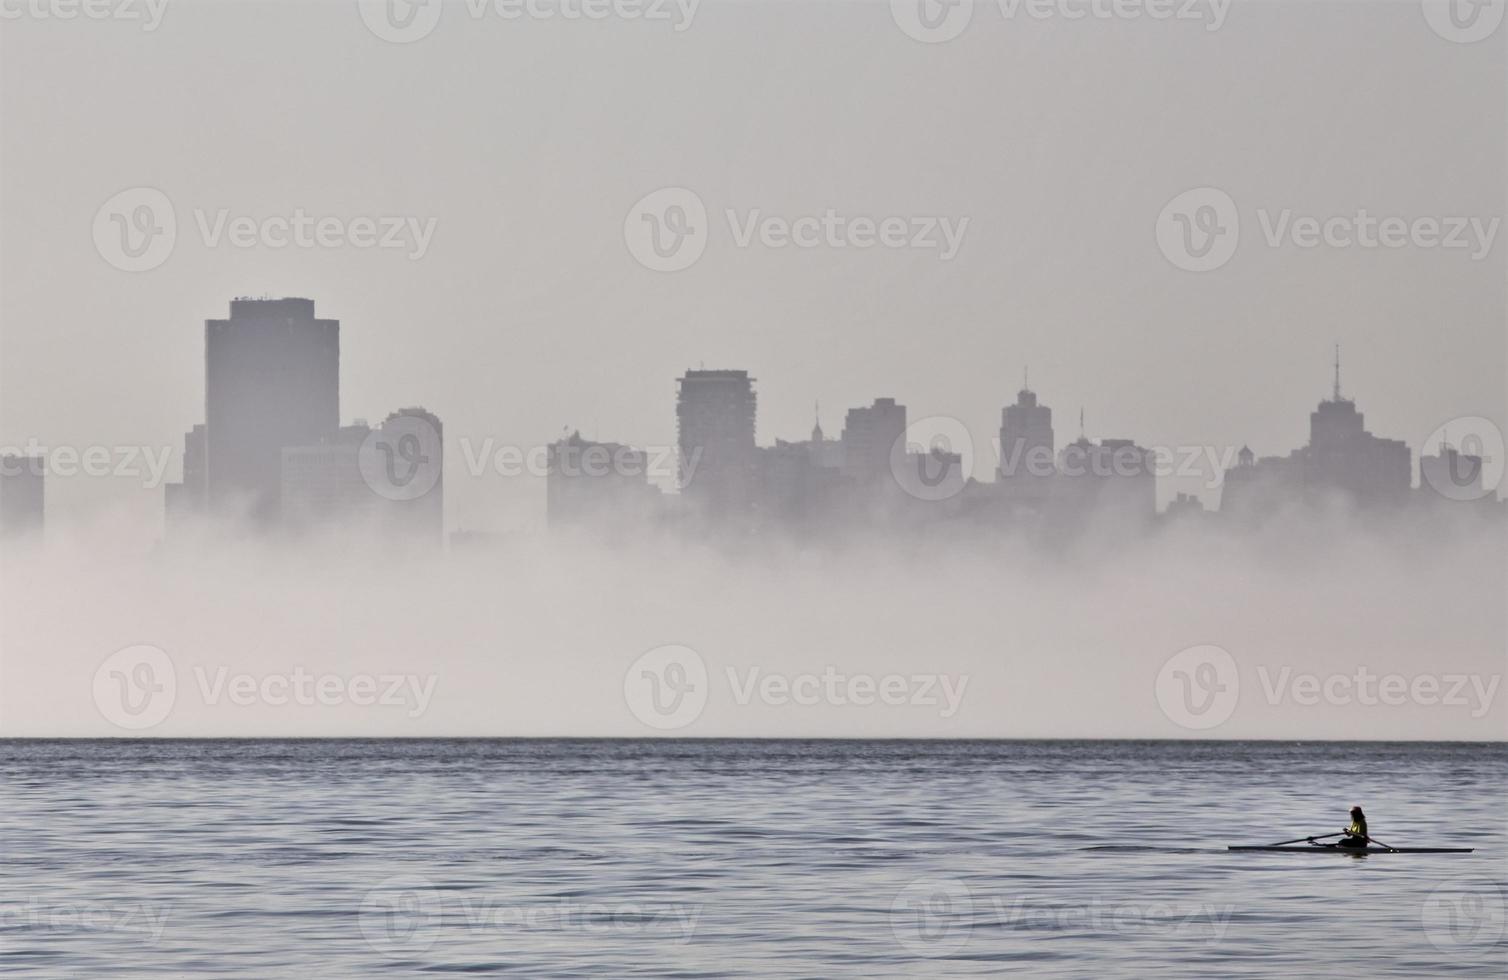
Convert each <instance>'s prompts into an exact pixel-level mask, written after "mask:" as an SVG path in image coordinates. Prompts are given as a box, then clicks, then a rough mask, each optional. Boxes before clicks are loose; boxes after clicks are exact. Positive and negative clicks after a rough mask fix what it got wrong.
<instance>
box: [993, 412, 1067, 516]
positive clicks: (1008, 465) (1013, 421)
mask: <svg viewBox="0 0 1508 980" xmlns="http://www.w3.org/2000/svg"><path fill="white" fill-rule="evenodd" d="M1054 461H1055V456H1054V441H1053V431H1052V409H1050V408H1048V407H1047V406H1046V405H1043V404H1040V403H1039V402H1038V401H1037V393H1036V392H1034V391H1032V390H1031V389H1030V388H1026V387H1023V388H1022V389H1021V390H1020V391H1018V392H1016V404H1014V405H1007V406H1005V408H1003V409H1001V411H1000V467H999V470H998V475H999V479H1000V492H1001V493H1002V494H1003V495H1005V496H1006V497H1008V498H1010V499H1012V500H1023V501H1024V500H1034V501H1040V500H1042V499H1044V498H1046V497H1047V495H1048V493H1049V492H1050V490H1051V487H1052V480H1053V469H1054Z"/></svg>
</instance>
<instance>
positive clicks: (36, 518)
mask: <svg viewBox="0 0 1508 980" xmlns="http://www.w3.org/2000/svg"><path fill="white" fill-rule="evenodd" d="M45 495H46V464H45V462H44V460H43V459H42V457H40V456H20V455H4V456H0V537H4V538H20V537H27V536H30V535H34V534H40V533H41V532H42V523H43V519H44V510H45V508H44V498H45Z"/></svg>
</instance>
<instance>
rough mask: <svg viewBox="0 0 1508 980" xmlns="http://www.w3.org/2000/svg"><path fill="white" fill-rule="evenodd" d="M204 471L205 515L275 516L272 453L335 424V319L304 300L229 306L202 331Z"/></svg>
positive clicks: (277, 464)
mask: <svg viewBox="0 0 1508 980" xmlns="http://www.w3.org/2000/svg"><path fill="white" fill-rule="evenodd" d="M204 366H205V382H204V396H205V398H204V401H205V423H206V452H205V474H206V478H207V479H206V490H207V500H208V504H209V508H210V511H211V512H212V513H213V514H215V515H216V516H220V517H235V516H241V515H244V516H246V517H248V518H250V519H251V520H252V521H254V522H256V523H261V524H266V523H269V522H271V521H273V520H275V519H276V518H277V516H278V510H279V489H280V482H281V469H282V451H283V449H284V447H287V446H308V445H314V444H317V443H319V442H320V441H321V440H322V439H325V438H328V437H330V436H332V435H334V433H335V431H336V429H337V428H338V427H339V424H340V409H339V406H340V321H338V320H319V319H315V317H314V301H313V300H310V299H292V298H290V299H244V298H243V299H235V300H232V301H231V304H230V319H228V320H207V321H205V325H204Z"/></svg>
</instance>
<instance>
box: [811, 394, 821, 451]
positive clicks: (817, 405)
mask: <svg viewBox="0 0 1508 980" xmlns="http://www.w3.org/2000/svg"><path fill="white" fill-rule="evenodd" d="M822 438H823V436H822V402H821V401H820V400H819V401H814V402H812V442H818V443H820V442H821V441H822Z"/></svg>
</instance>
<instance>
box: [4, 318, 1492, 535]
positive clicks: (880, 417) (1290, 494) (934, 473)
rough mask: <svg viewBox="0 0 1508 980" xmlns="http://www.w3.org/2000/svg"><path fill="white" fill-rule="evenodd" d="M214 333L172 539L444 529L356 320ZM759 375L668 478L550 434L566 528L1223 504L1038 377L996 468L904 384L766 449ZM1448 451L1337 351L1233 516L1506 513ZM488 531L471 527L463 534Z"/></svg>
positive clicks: (895, 525)
mask: <svg viewBox="0 0 1508 980" xmlns="http://www.w3.org/2000/svg"><path fill="white" fill-rule="evenodd" d="M204 338H205V343H204V354H205V398H204V405H205V417H204V421H203V422H201V423H198V424H196V425H194V426H193V427H192V428H191V429H190V430H189V431H188V432H187V433H186V434H185V436H184V444H183V469H182V478H181V480H179V481H178V482H176V483H170V484H168V485H167V486H166V492H165V497H164V509H165V524H166V530H167V536H168V538H169V539H170V540H171V539H173V538H175V537H176V536H178V535H180V534H185V533H188V531H189V529H191V528H192V527H194V526H196V525H197V524H199V523H200V522H201V521H213V522H214V523H216V524H219V525H227V524H228V525H231V526H242V527H247V528H251V529H255V530H259V531H279V532H283V533H291V534H305V533H311V532H319V531H320V530H321V529H330V528H336V527H339V528H344V529H352V528H356V529H360V530H362V531H365V532H369V533H370V535H372V536H374V537H375V538H376V539H377V540H379V541H387V540H390V541H393V542H422V543H425V544H430V545H433V544H439V543H441V542H442V541H443V540H444V517H445V515H444V479H443V472H444V458H445V446H444V438H443V433H444V430H443V427H442V425H441V422H440V419H439V418H437V417H436V416H435V415H434V414H433V413H432V412H429V411H427V410H426V409H424V408H422V407H408V408H400V409H398V410H396V411H394V412H392V413H391V414H389V415H388V416H387V417H386V418H385V419H383V421H382V422H381V423H380V424H378V425H376V426H373V425H369V424H368V423H367V422H365V421H361V420H357V421H355V422H353V423H351V424H347V425H342V424H341V422H340V323H339V321H337V320H331V319H320V318H317V317H316V316H315V312H314V302H313V300H309V299H297V298H287V299H270V298H238V299H234V300H232V301H231V304H230V316H229V317H228V318H227V319H223V320H220V319H214V320H208V321H206V322H205V332H204ZM754 382H755V379H754V378H752V377H750V376H749V373H748V372H747V371H740V370H704V369H696V370H688V371H687V372H686V373H685V374H684V375H683V376H682V377H681V378H679V379H678V381H677V391H676V401H675V415H676V425H677V446H676V449H675V452H674V454H671V453H670V452H669V447H666V451H665V453H664V456H665V459H664V460H663V461H661V462H664V463H666V464H669V463H670V462H671V461H672V455H673V462H674V467H673V470H674V471H673V473H666V472H664V471H663V470H662V471H661V472H660V474H659V475H661V476H662V478H668V480H666V479H662V480H660V481H656V480H654V479H652V476H653V475H656V474H655V471H656V468H657V462H656V460H658V457H656V458H655V459H651V456H652V454H651V453H650V452H649V451H647V450H644V449H639V448H635V447H632V446H629V445H624V444H619V443H612V442H596V441H592V440H588V439H584V438H583V437H582V436H581V434H580V433H579V432H574V431H573V432H569V433H568V434H567V435H565V436H564V437H563V438H561V439H559V440H558V441H556V442H555V443H553V444H551V445H550V446H548V447H547V451H546V453H545V459H546V463H547V470H546V487H545V490H546V498H545V499H546V516H547V519H548V522H549V525H550V527H551V528H553V529H566V530H574V531H577V532H581V533H585V534H587V535H589V536H592V537H595V538H598V539H602V540H621V539H627V538H631V537H635V536H640V535H643V534H646V533H649V534H655V533H683V534H688V535H693V536H699V535H718V536H723V537H726V536H730V535H731V536H734V537H737V536H741V535H752V534H763V533H773V532H789V533H791V534H793V535H795V536H798V537H805V538H816V537H822V536H827V535H833V534H839V535H841V534H843V533H845V532H866V531H876V530H879V531H887V532H888V531H895V530H920V531H924V532H930V531H932V530H937V529H946V528H956V529H959V530H961V531H963V532H964V533H974V532H976V531H980V530H989V529H1000V528H1008V529H1012V530H1016V531H1024V532H1026V533H1029V534H1030V533H1040V534H1042V535H1044V536H1047V537H1050V538H1052V539H1053V540H1062V539H1063V538H1064V537H1065V536H1070V535H1075V534H1086V533H1087V534H1103V533H1105V532H1108V531H1126V530H1130V531H1137V530H1140V529H1144V528H1147V527H1150V526H1153V525H1155V524H1159V523H1162V524H1166V523H1175V522H1184V521H1190V520H1201V521H1202V520H1207V519H1209V518H1211V517H1213V516H1214V515H1210V514H1206V512H1205V507H1204V504H1203V503H1202V501H1201V500H1200V498H1199V497H1197V496H1195V495H1192V494H1187V493H1179V494H1177V495H1176V497H1175V498H1174V499H1173V500H1172V501H1171V503H1170V504H1169V505H1168V507H1167V508H1166V509H1165V510H1164V511H1163V512H1162V513H1159V512H1158V507H1157V478H1158V475H1159V454H1158V453H1157V452H1155V451H1153V450H1150V449H1148V448H1146V447H1144V446H1142V445H1139V444H1138V443H1137V442H1136V441H1135V440H1132V439H1125V438H1120V439H1114V438H1107V439H1101V440H1099V441H1092V440H1090V439H1089V438H1087V437H1086V436H1085V435H1084V433H1083V428H1084V426H1083V417H1082V413H1081V415H1080V419H1079V429H1080V434H1079V437H1078V438H1077V439H1075V440H1074V441H1072V442H1070V443H1068V444H1066V445H1063V446H1061V447H1060V446H1059V445H1058V442H1057V437H1056V433H1055V430H1054V425H1053V412H1052V409H1051V408H1049V407H1048V406H1047V405H1045V404H1043V403H1042V402H1041V400H1040V399H1039V398H1038V395H1037V392H1036V391H1034V390H1032V388H1031V386H1030V384H1029V383H1027V382H1026V381H1023V384H1022V387H1021V390H1020V391H1018V392H1017V393H1016V400H1015V402H1014V403H1013V404H1010V405H1006V406H1005V407H1004V408H1003V409H1002V410H1001V413H1000V429H999V441H998V446H997V447H996V448H997V450H998V463H997V464H996V465H994V466H990V467H981V466H980V465H978V464H977V463H976V462H975V461H974V460H973V459H972V458H971V457H972V448H973V447H972V442H973V441H972V440H971V439H970V438H969V436H968V433H967V432H964V431H962V429H961V428H960V429H959V430H958V431H957V432H955V433H954V435H955V436H957V438H953V439H950V438H949V433H948V431H946V427H943V429H941V430H938V429H936V428H934V429H932V430H930V431H929V430H927V429H926V427H925V426H922V425H921V424H920V423H918V424H916V425H913V424H912V420H910V419H909V418H908V414H907V409H906V406H905V405H903V404H900V403H899V402H897V401H896V400H895V399H894V398H877V399H875V400H874V402H873V403H872V404H870V405H867V406H861V407H856V408H851V409H849V410H848V411H847V413H846V414H845V415H844V418H843V427H842V431H841V432H840V433H839V434H838V436H837V437H836V438H831V437H829V436H828V435H827V433H825V432H824V431H823V428H822V424H821V418H820V412H818V413H817V416H818V417H817V418H815V419H814V422H813V426H812V431H811V435H810V438H808V439H805V440H800V441H786V440H783V439H776V440H775V444H774V445H772V446H761V445H759V444H758V442H757V441H756V438H755V429H756V426H755V422H756V417H757V412H758V397H757V394H756V392H755V389H754ZM923 421H929V422H936V421H937V420H936V419H933V420H923ZM947 421H952V420H947ZM1436 449H1437V452H1436V454H1435V455H1421V457H1420V459H1419V464H1418V470H1417V475H1418V477H1419V480H1418V483H1417V484H1416V483H1415V481H1414V477H1415V474H1416V471H1415V469H1414V467H1413V455H1412V452H1411V451H1410V449H1409V447H1408V446H1407V445H1406V444H1404V443H1403V442H1402V441H1400V440H1397V439H1388V438H1383V437H1381V436H1377V435H1374V434H1372V433H1371V432H1369V431H1368V430H1367V428H1366V425H1365V419H1364V417H1363V415H1362V413H1361V412H1360V411H1359V410H1358V409H1357V407H1356V404H1355V402H1354V401H1352V400H1351V399H1348V398H1346V397H1344V396H1343V395H1342V393H1341V385H1340V358H1339V351H1338V350H1337V354H1336V363H1335V385H1334V390H1333V392H1332V393H1331V397H1329V398H1327V399H1324V400H1323V401H1321V402H1320V403H1319V406H1318V407H1317V408H1316V409H1315V411H1314V412H1313V413H1312V414H1311V415H1310V425H1309V442H1308V444H1307V445H1305V446H1303V447H1301V448H1299V449H1295V450H1293V451H1291V452H1289V453H1288V454H1287V455H1285V456H1263V457H1258V456H1257V455H1256V454H1255V453H1253V452H1252V451H1251V450H1250V449H1249V448H1246V447H1243V448H1242V449H1241V450H1240V452H1239V454H1238V455H1237V456H1236V458H1235V463H1234V466H1231V467H1230V468H1229V469H1227V470H1225V472H1224V473H1223V490H1222V497H1221V504H1220V512H1219V515H1218V516H1219V519H1220V520H1222V521H1226V522H1228V523H1232V524H1245V525H1248V526H1250V525H1256V524H1260V523H1262V522H1265V521H1267V520H1269V519H1271V518H1272V517H1274V516H1275V515H1279V514H1282V513H1285V512H1290V511H1292V510H1293V509H1294V508H1306V509H1313V508H1322V507H1328V506H1330V505H1332V504H1334V503H1337V502H1338V503H1341V504H1343V505H1345V506H1347V507H1349V508H1352V509H1355V510H1356V511H1358V512H1366V513H1374V514H1375V513H1386V512H1393V511H1396V510H1398V509H1399V508H1402V507H1405V506H1408V507H1412V508H1415V509H1417V508H1418V507H1422V506H1431V507H1438V506H1441V505H1443V504H1445V503H1454V502H1463V501H1465V502H1472V503H1474V504H1477V505H1480V508H1481V509H1482V510H1483V511H1484V512H1491V513H1498V514H1501V513H1503V512H1504V511H1505V509H1508V508H1505V506H1504V504H1503V503H1502V502H1501V501H1500V500H1499V499H1498V497H1497V493H1496V489H1497V488H1496V487H1495V486H1489V485H1488V476H1487V473H1488V469H1487V466H1486V462H1487V460H1485V459H1484V457H1483V456H1482V455H1477V454H1473V453H1470V452H1466V451H1464V449H1463V448H1457V447H1456V446H1453V445H1451V444H1450V443H1449V442H1448V441H1446V440H1442V441H1441V443H1440V444H1439V445H1438V446H1437V447H1436ZM1495 462H1496V463H1497V464H1498V469H1499V470H1500V469H1501V465H1500V464H1501V461H1495ZM44 470H45V465H44V461H43V459H42V458H40V457H35V456H30V457H28V456H14V455H6V456H0V536H4V537H6V538H16V537H20V536H25V535H29V534H35V533H38V532H40V531H41V529H42V525H43V498H44V487H45V474H44ZM985 471H988V472H987V473H986V472H985ZM981 476H987V477H988V478H984V479H981V478H980V477H981ZM1492 479H1493V481H1494V482H1495V480H1496V479H1497V477H1496V476H1494V477H1493V478H1492ZM666 482H669V483H673V484H674V486H670V487H667V486H665V485H664V484H665V483H666ZM667 491H668V492H667ZM486 537H487V536H486V535H483V534H480V533H479V532H473V533H471V534H470V535H466V534H458V535H457V536H456V542H457V543H460V544H463V545H468V546H469V545H471V544H473V543H480V542H481V541H482V540H483V539H485V538H486Z"/></svg>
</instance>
